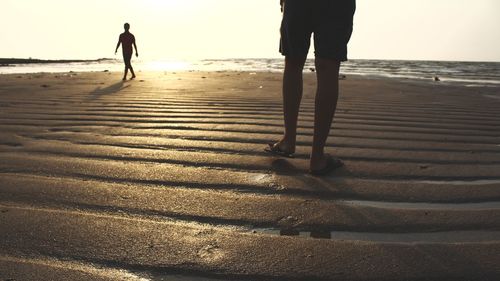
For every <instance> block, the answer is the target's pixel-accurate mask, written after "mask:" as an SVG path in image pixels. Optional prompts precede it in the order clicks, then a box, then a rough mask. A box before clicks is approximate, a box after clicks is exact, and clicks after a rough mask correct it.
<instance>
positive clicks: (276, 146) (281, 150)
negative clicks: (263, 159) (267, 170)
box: [264, 142, 295, 158]
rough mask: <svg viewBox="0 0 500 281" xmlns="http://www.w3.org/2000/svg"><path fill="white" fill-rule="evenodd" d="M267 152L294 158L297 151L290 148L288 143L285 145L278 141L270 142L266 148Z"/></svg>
mask: <svg viewBox="0 0 500 281" xmlns="http://www.w3.org/2000/svg"><path fill="white" fill-rule="evenodd" d="M264 150H265V151H266V152H269V153H272V154H275V155H278V156H283V157H287V158H293V154H294V153H295V151H292V150H291V149H289V148H288V147H287V146H286V145H284V144H283V143H282V142H277V143H269V144H268V147H266V148H265V149H264Z"/></svg>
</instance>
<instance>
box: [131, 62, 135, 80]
mask: <svg viewBox="0 0 500 281" xmlns="http://www.w3.org/2000/svg"><path fill="white" fill-rule="evenodd" d="M130 73H132V77H130V79H134V78H135V73H134V68H133V67H132V63H130Z"/></svg>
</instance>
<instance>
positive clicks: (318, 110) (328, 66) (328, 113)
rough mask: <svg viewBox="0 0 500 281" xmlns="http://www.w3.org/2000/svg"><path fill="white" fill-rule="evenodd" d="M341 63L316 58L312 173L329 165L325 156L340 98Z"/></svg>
mask: <svg viewBox="0 0 500 281" xmlns="http://www.w3.org/2000/svg"><path fill="white" fill-rule="evenodd" d="M339 68H340V61H339V60H334V59H324V58H316V75H317V81H318V88H317V91H316V100H315V111H314V136H313V145H312V153H311V163H310V168H311V171H316V170H321V169H323V168H324V167H325V166H326V165H327V158H326V157H325V154H324V148H325V143H326V139H327V138H328V135H329V133H330V128H331V125H332V120H333V116H334V115H335V109H336V107H337V100H338V96H339V80H338V77H339Z"/></svg>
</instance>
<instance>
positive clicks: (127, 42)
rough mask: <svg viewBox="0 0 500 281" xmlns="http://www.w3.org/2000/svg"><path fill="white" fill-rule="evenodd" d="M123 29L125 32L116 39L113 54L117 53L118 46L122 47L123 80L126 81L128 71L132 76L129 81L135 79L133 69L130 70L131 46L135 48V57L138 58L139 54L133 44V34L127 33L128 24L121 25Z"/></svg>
mask: <svg viewBox="0 0 500 281" xmlns="http://www.w3.org/2000/svg"><path fill="white" fill-rule="evenodd" d="M123 28H125V32H123V33H122V34H120V38H119V39H118V44H116V50H115V54H116V53H117V52H118V48H119V47H120V44H121V45H122V51H123V62H124V63H125V73H124V74H123V80H124V81H125V80H127V74H128V70H129V69H130V73H131V74H132V77H131V78H130V80H132V79H134V78H135V73H134V69H133V68H132V63H131V60H132V53H133V50H132V45H134V48H135V56H136V57H138V56H139V53H138V52H137V45H136V44H135V36H134V34H132V33H130V32H129V29H130V24H128V23H126V24H124V25H123Z"/></svg>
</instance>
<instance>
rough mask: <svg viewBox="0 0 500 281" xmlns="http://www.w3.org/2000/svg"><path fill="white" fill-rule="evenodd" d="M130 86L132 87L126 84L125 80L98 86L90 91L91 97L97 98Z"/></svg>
mask: <svg viewBox="0 0 500 281" xmlns="http://www.w3.org/2000/svg"><path fill="white" fill-rule="evenodd" d="M128 87H130V85H126V86H125V83H124V82H123V81H120V82H118V83H115V84H113V85H110V86H107V87H105V88H101V87H97V88H96V89H95V90H93V91H92V92H90V99H97V98H100V97H101V96H104V95H110V94H115V93H118V92H119V91H121V90H123V89H126V88H128Z"/></svg>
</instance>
